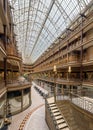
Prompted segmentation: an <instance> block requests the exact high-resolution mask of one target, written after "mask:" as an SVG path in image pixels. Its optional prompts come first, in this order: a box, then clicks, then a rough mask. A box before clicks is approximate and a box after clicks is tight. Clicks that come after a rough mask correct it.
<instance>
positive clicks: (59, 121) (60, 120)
mask: <svg viewBox="0 0 93 130" xmlns="http://www.w3.org/2000/svg"><path fill="white" fill-rule="evenodd" d="M63 122H65V120H64V119H59V120H57V121H56V124H60V123H63Z"/></svg>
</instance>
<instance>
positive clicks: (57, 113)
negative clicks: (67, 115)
mask: <svg viewBox="0 0 93 130" xmlns="http://www.w3.org/2000/svg"><path fill="white" fill-rule="evenodd" d="M53 115H54V116H58V115H61V114H60V112H56V113H53Z"/></svg>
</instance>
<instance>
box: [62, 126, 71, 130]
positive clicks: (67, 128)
mask: <svg viewBox="0 0 93 130" xmlns="http://www.w3.org/2000/svg"><path fill="white" fill-rule="evenodd" d="M61 130H70V129H69V127H66V128H62V129H61Z"/></svg>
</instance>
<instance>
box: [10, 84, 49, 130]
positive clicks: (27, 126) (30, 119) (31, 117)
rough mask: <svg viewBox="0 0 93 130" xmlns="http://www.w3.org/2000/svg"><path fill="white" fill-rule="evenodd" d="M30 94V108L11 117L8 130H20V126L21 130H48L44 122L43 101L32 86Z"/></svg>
mask: <svg viewBox="0 0 93 130" xmlns="http://www.w3.org/2000/svg"><path fill="white" fill-rule="evenodd" d="M31 93H32V96H31V99H32V104H31V106H30V107H29V108H28V109H26V110H25V111H23V112H21V113H19V114H17V115H15V116H13V117H12V124H11V125H10V126H9V127H8V130H20V126H21V128H22V129H21V130H38V129H39V130H49V129H48V126H47V124H46V122H45V100H44V99H43V97H41V96H40V94H39V93H38V92H37V91H36V90H35V89H34V87H33V86H32V91H31ZM22 123H24V125H23V124H22Z"/></svg>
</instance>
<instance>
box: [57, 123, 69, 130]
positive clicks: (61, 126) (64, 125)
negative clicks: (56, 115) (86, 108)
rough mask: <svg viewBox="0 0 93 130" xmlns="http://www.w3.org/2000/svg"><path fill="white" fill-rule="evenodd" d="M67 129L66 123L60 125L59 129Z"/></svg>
mask: <svg viewBox="0 0 93 130" xmlns="http://www.w3.org/2000/svg"><path fill="white" fill-rule="evenodd" d="M65 127H68V126H67V124H66V123H62V124H59V125H58V128H59V129H62V128H65Z"/></svg>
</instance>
